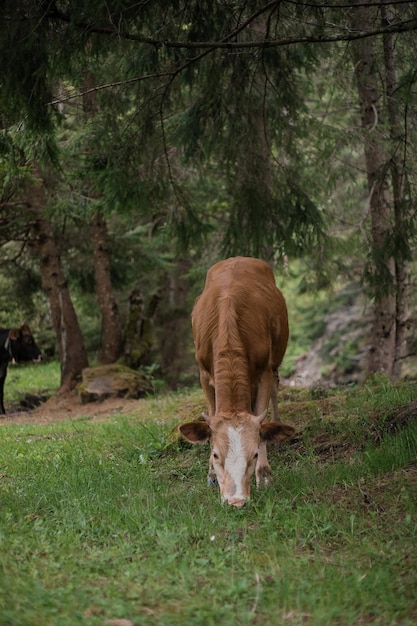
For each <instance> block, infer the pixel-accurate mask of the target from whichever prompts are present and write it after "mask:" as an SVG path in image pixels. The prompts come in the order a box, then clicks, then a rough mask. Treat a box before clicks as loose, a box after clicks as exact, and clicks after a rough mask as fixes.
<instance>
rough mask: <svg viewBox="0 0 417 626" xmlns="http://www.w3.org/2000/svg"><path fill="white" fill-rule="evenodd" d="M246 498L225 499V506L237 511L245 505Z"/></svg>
mask: <svg viewBox="0 0 417 626" xmlns="http://www.w3.org/2000/svg"><path fill="white" fill-rule="evenodd" d="M245 502H246V498H227V504H231V505H232V506H235V507H236V508H237V509H241V508H242V506H243V505H244V504H245Z"/></svg>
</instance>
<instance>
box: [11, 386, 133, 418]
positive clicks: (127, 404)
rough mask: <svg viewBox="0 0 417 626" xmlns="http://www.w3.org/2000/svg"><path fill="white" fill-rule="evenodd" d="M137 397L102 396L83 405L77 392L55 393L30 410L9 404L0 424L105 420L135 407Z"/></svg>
mask: <svg viewBox="0 0 417 626" xmlns="http://www.w3.org/2000/svg"><path fill="white" fill-rule="evenodd" d="M141 402H142V401H141V400H129V399H126V398H106V399H104V400H102V401H101V402H90V403H88V404H83V403H82V402H81V399H80V397H79V395H78V394H77V393H76V392H75V391H74V392H69V393H65V394H55V395H53V396H51V397H50V398H49V399H48V400H47V401H46V402H43V403H42V404H40V405H39V406H38V407H36V408H34V409H31V410H22V409H21V408H20V407H17V406H14V407H13V406H12V407H10V408H9V409H8V410H7V407H6V410H7V414H6V415H3V416H0V425H2V424H4V425H5V424H11V423H13V424H48V423H52V422H60V421H64V420H71V419H80V418H81V417H86V418H89V419H107V418H109V417H111V416H112V415H115V414H117V415H121V414H124V413H131V412H133V411H135V410H136V409H138V407H139V406H140V403H141Z"/></svg>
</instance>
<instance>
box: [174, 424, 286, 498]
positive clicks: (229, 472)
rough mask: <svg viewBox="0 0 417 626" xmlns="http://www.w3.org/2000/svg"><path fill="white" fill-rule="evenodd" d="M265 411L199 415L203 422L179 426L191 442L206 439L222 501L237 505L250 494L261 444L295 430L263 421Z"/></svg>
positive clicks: (211, 466) (282, 438) (275, 441)
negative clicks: (208, 442) (250, 413)
mask: <svg viewBox="0 0 417 626" xmlns="http://www.w3.org/2000/svg"><path fill="white" fill-rule="evenodd" d="M265 414H266V412H265V413H264V414H262V415H260V416H255V415H249V414H247V413H239V414H237V415H235V416H234V417H233V418H228V417H226V418H225V417H223V416H221V415H214V416H212V417H209V416H207V415H205V414H203V417H204V421H197V422H188V423H185V424H181V425H180V426H179V430H180V433H181V435H182V436H183V437H184V438H185V439H186V440H187V441H189V442H191V443H206V442H207V441H210V446H211V456H210V472H213V471H214V473H215V475H216V478H217V482H218V483H219V487H220V493H221V497H222V500H223V502H227V503H228V504H232V505H234V506H236V507H238V508H240V507H242V506H243V505H244V504H245V502H246V500H248V498H249V496H250V483H251V478H252V476H253V473H254V471H255V467H256V464H257V462H258V454H259V447H260V445H261V443H262V442H267V441H269V442H274V443H278V442H281V441H285V440H286V439H288V438H289V437H291V436H292V435H293V434H294V432H295V429H294V428H293V427H292V426H288V425H287V424H281V423H280V424H275V423H263V420H264V418H265Z"/></svg>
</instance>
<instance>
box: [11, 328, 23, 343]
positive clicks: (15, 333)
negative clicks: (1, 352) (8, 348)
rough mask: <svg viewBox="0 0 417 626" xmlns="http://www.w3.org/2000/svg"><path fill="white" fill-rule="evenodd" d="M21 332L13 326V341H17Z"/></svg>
mask: <svg viewBox="0 0 417 626" xmlns="http://www.w3.org/2000/svg"><path fill="white" fill-rule="evenodd" d="M19 334H20V331H19V330H18V329H17V328H13V329H12V330H11V331H10V333H9V337H10V339H12V340H13V341H16V339H19Z"/></svg>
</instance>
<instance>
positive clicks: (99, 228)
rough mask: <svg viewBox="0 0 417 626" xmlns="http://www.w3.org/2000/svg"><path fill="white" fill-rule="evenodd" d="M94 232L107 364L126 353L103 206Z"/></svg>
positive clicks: (87, 80)
mask: <svg viewBox="0 0 417 626" xmlns="http://www.w3.org/2000/svg"><path fill="white" fill-rule="evenodd" d="M94 87H95V78H94V76H93V75H92V74H91V73H89V72H86V75H85V77H84V81H83V91H84V94H83V110H84V114H85V116H86V117H87V118H93V117H94V116H95V115H96V114H97V113H98V106H97V99H96V92H95V91H91V90H92V89H93V88H94ZM87 185H88V189H89V195H90V197H91V198H94V197H96V198H97V197H98V194H94V193H93V192H92V185H91V181H88V183H87ZM90 233H91V241H92V245H93V255H94V275H95V281H96V292H97V301H98V305H99V307H100V312H101V350H100V354H99V361H100V362H101V363H103V364H109V363H114V362H115V361H117V360H118V359H119V358H120V356H121V355H122V351H123V334H122V326H121V321H120V314H119V308H118V306H117V302H116V298H115V296H114V291H113V286H112V282H111V273H110V258H111V253H110V245H109V234H108V229H107V223H106V221H105V219H104V217H103V214H102V212H101V211H100V210H98V211H95V212H94V213H93V215H92V216H91V219H90Z"/></svg>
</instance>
